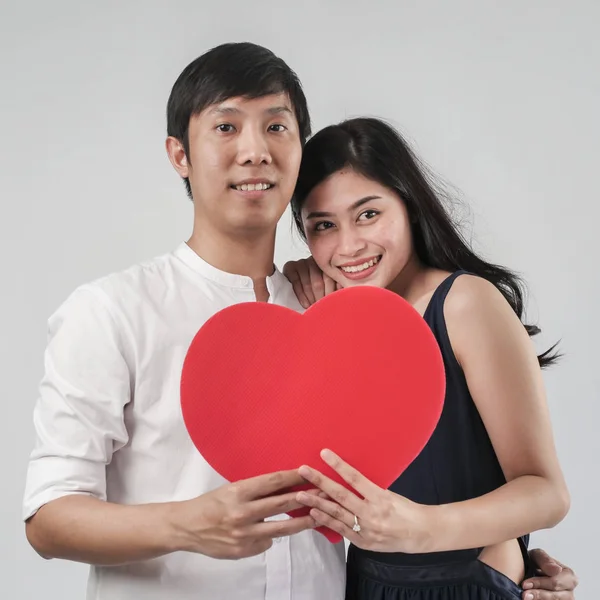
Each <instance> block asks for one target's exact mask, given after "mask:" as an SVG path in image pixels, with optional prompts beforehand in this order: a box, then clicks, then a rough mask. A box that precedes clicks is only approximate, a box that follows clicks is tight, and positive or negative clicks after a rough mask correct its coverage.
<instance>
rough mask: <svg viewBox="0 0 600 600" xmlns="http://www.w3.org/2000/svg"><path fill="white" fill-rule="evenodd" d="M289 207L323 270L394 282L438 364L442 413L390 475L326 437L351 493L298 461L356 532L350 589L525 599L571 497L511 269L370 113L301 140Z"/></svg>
mask: <svg viewBox="0 0 600 600" xmlns="http://www.w3.org/2000/svg"><path fill="white" fill-rule="evenodd" d="M292 210H293V215H294V220H295V223H296V225H297V226H298V229H299V231H300V233H301V234H302V235H303V236H304V237H305V239H306V241H307V243H308V246H309V249H310V251H311V254H312V257H313V258H314V260H315V262H316V264H317V265H318V266H319V268H320V269H321V270H322V271H323V273H324V274H325V275H326V276H327V277H328V278H330V281H332V282H334V283H335V286H336V287H350V286H354V285H376V286H380V287H385V288H387V289H389V290H391V291H393V292H396V293H398V294H400V295H401V296H402V297H403V298H404V299H405V300H407V301H408V302H409V303H410V304H411V305H412V306H413V307H414V308H415V309H416V310H417V311H418V312H419V313H420V314H421V315H423V317H424V319H425V321H426V322H427V323H428V324H429V326H430V327H431V329H432V331H433V333H434V335H435V337H436V339H437V341H438V343H439V345H440V349H441V352H442V355H443V358H444V364H445V368H446V376H447V383H446V389H447V391H446V398H445V404H444V409H443V413H442V416H441V418H440V421H439V424H438V426H437V428H436V430H435V432H434V433H433V435H432V437H431V439H430V441H429V442H428V444H427V445H426V447H425V448H424V450H423V451H422V452H421V454H420V455H419V456H418V457H417V458H416V459H415V461H414V462H413V463H412V464H411V465H410V467H409V468H408V469H407V470H406V471H405V472H404V473H403V474H402V475H401V477H400V478H399V479H398V480H397V481H396V482H394V483H393V484H392V485H391V486H390V489H389V490H383V489H381V488H379V487H377V486H376V485H374V484H373V483H371V482H369V481H368V480H367V479H366V478H365V477H364V476H363V475H362V474H360V473H358V472H356V471H355V470H354V469H353V468H352V467H351V466H350V465H347V464H346V463H344V462H343V461H342V459H341V458H339V457H337V456H335V455H333V454H332V453H331V452H327V451H326V452H325V453H324V454H323V458H324V460H325V461H326V462H327V463H328V464H329V465H330V466H331V467H332V468H334V470H336V471H337V472H338V473H339V474H340V475H341V476H342V477H343V478H344V479H345V480H346V481H348V482H349V483H351V485H352V487H353V488H354V489H355V490H356V491H357V492H358V494H352V493H349V492H348V491H347V490H346V489H345V488H343V487H342V486H340V485H338V484H336V483H335V482H333V481H332V480H330V479H328V478H326V477H325V476H323V475H322V474H321V473H318V472H317V471H315V470H314V469H311V468H309V467H307V466H304V467H302V468H301V474H302V475H303V476H304V477H305V478H306V479H308V480H309V481H311V482H312V483H313V484H315V485H316V486H317V487H319V488H320V489H321V490H322V494H321V496H320V497H319V496H314V495H308V494H305V493H300V494H299V495H298V499H299V500H300V501H301V502H302V503H304V504H305V505H307V506H309V507H311V508H312V510H311V514H312V516H313V518H314V519H315V520H316V522H317V523H318V524H319V525H326V526H328V527H330V528H331V529H333V530H335V531H337V532H339V533H341V534H342V535H344V536H345V537H346V538H347V539H349V540H350V542H351V546H350V549H349V553H348V570H347V596H346V597H347V598H348V600H355V599H356V600H363V599H365V600H366V599H367V598H368V599H369V600H383V599H385V600H392V599H393V600H404V599H408V598H410V599H411V600H417V599H418V600H421V599H422V600H442V599H443V600H463V599H465V600H466V599H469V600H475V599H485V600H500V599H504V598H520V597H521V593H522V589H521V588H520V587H519V586H518V584H517V582H520V581H522V580H523V577H524V576H525V574H526V573H527V572H528V571H529V568H530V565H529V563H528V554H527V544H528V534H529V533H530V532H532V531H535V530H539V529H544V528H549V527H553V526H554V525H556V524H557V523H559V522H560V521H561V520H562V519H563V518H564V517H565V515H566V513H567V511H568V508H569V502H570V500H569V494H568V491H567V489H566V485H565V481H564V478H563V475H562V472H561V469H560V466H559V463H558V459H557V456H556V451H555V448H554V442H553V437H552V430H551V425H550V419H549V415H548V410H547V406H546V400H545V394H544V389H543V383H542V377H541V371H540V367H545V366H547V365H550V364H551V363H553V362H554V361H555V359H556V355H554V354H552V351H553V349H550V350H548V351H546V352H544V353H543V354H541V355H540V356H536V354H535V352H534V350H533V346H532V344H531V343H530V340H529V336H531V335H535V333H537V332H538V331H539V329H537V328H536V327H533V326H529V325H524V324H523V323H522V322H521V316H522V312H523V295H522V291H521V289H520V287H519V282H518V280H517V278H516V277H515V276H514V275H513V274H512V273H511V272H510V271H508V270H506V269H504V268H501V267H499V266H496V265H492V264H490V263H487V262H486V261H484V260H483V259H482V258H480V257H478V256H477V255H476V254H475V253H474V252H473V251H472V250H471V249H470V248H469V247H468V246H467V244H466V243H465V242H464V241H463V239H462V238H461V236H460V234H459V233H458V231H457V229H456V228H455V226H454V225H453V223H452V222H451V220H450V218H449V217H448V215H447V213H446V211H445V209H444V207H443V204H442V203H441V201H440V200H439V198H438V196H437V195H436V192H435V189H434V187H433V186H432V185H431V184H430V183H429V181H428V180H427V178H426V177H425V175H424V173H423V171H422V170H421V168H420V167H419V164H418V161H417V160H416V158H415V157H414V156H413V155H412V153H411V152H410V150H409V148H408V147H407V145H406V143H405V142H404V140H403V139H402V138H401V137H400V135H399V134H398V133H397V132H396V131H395V130H394V129H393V128H391V127H390V126H388V125H387V124H385V123H383V122H382V121H379V120H377V119H353V120H349V121H346V122H343V123H341V124H339V125H335V126H331V127H327V128H325V129H324V130H322V131H321V132H319V133H318V134H317V135H316V136H314V137H313V138H312V139H311V140H310V141H309V142H308V144H307V145H306V147H305V150H304V155H303V160H302V165H301V168H300V174H299V179H298V184H297V187H296V191H295V195H294V198H293V200H292ZM532 422H535V423H536V427H539V429H537V432H536V435H535V436H531V435H529V431H530V423H532Z"/></svg>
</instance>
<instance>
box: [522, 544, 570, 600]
mask: <svg viewBox="0 0 600 600" xmlns="http://www.w3.org/2000/svg"><path fill="white" fill-rule="evenodd" d="M529 556H530V558H531V560H532V561H533V562H534V563H535V565H536V566H537V568H538V572H539V576H538V577H530V578H529V579H526V580H525V581H523V584H522V587H523V589H524V590H525V591H524V592H523V600H574V598H575V593H574V590H575V588H576V587H577V585H578V583H579V581H578V579H577V575H575V573H574V572H573V569H571V568H569V567H567V566H566V565H563V564H562V563H560V562H558V561H557V560H556V559H554V558H552V557H550V556H548V554H546V552H544V550H540V549H535V550H531V551H530V552H529Z"/></svg>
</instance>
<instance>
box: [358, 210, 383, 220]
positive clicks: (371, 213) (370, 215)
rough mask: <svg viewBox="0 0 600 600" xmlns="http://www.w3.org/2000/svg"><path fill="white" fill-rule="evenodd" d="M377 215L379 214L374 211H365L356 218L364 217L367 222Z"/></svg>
mask: <svg viewBox="0 0 600 600" xmlns="http://www.w3.org/2000/svg"><path fill="white" fill-rule="evenodd" d="M378 214H379V212H377V211H376V210H365V212H364V213H362V214H361V215H360V217H358V218H359V219H362V218H363V217H364V218H365V219H367V220H369V219H372V218H374V217H376V216H377V215H378Z"/></svg>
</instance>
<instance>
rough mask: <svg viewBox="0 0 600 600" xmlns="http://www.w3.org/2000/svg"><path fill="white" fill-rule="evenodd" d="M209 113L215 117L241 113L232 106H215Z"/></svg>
mask: <svg viewBox="0 0 600 600" xmlns="http://www.w3.org/2000/svg"><path fill="white" fill-rule="evenodd" d="M210 112H211V113H213V114H216V115H236V114H240V113H241V112H242V111H241V110H240V109H239V108H235V107H234V106H215V107H214V108H213V109H211V111H210Z"/></svg>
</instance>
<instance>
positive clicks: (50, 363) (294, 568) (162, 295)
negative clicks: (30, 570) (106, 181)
mask: <svg viewBox="0 0 600 600" xmlns="http://www.w3.org/2000/svg"><path fill="white" fill-rule="evenodd" d="M167 129H168V139H167V144H166V146H167V152H168V155H169V159H170V161H171V163H172V164H173V166H174V168H175V169H176V171H177V172H178V174H179V175H180V176H181V177H182V178H183V179H184V181H185V184H186V187H187V190H188V194H189V195H190V197H191V198H192V199H193V201H194V226H193V232H192V236H191V238H190V239H189V240H188V242H187V243H184V244H181V245H180V246H179V247H178V248H177V249H176V250H175V251H174V252H173V253H170V254H167V255H165V256H162V257H159V258H156V259H154V260H152V261H149V262H147V263H145V264H142V265H137V266H134V267H132V268H130V269H128V270H126V271H124V272H122V273H117V274H113V275H110V276H108V277H104V278H102V279H100V280H98V281H95V282H93V283H90V284H87V285H84V286H81V287H80V288H78V289H77V290H76V291H75V292H74V293H73V294H72V295H71V296H70V297H69V298H68V299H67V300H66V302H65V303H64V304H63V305H62V306H61V307H60V308H59V309H58V311H57V312H56V313H55V314H54V315H53V316H52V317H51V318H50V321H49V341H48V347H47V350H46V361H45V364H46V371H45V374H44V377H43V380H42V382H41V386H40V397H39V400H38V402H37V405H36V408H35V415H34V420H35V426H36V433H37V439H36V445H35V449H34V451H33V453H32V455H31V460H30V465H29V472H28V478H27V485H26V490H25V500H24V518H25V520H26V523H27V525H26V531H27V536H28V539H29V541H30V543H31V544H32V546H33V547H34V548H35V549H36V550H37V551H38V553H39V554H41V555H42V556H44V557H47V558H63V559H69V560H75V561H80V562H84V563H88V564H90V565H92V567H91V572H90V580H89V586H88V598H94V599H95V600H125V599H128V600H129V599H130V598H144V599H145V600H153V599H157V600H158V599H166V598H168V599H169V600H187V599H190V600H191V599H192V598H194V599H198V598H202V599H203V600H205V599H221V598H233V597H235V598H248V599H259V598H260V599H263V598H264V599H269V600H271V599H272V600H280V599H284V598H287V599H290V600H296V599H301V598H302V599H304V598H306V599H311V600H321V599H322V600H326V599H327V600H335V599H337V598H343V595H344V547H343V544H337V545H332V544H330V543H329V542H328V541H327V540H325V538H324V537H322V536H321V535H320V534H317V533H316V532H314V531H312V529H313V527H314V523H313V522H312V520H311V519H310V517H305V518H299V519H289V518H286V517H285V516H282V515H283V513H285V512H287V511H289V510H291V509H293V508H296V507H298V506H299V505H298V504H296V502H295V494H293V493H289V492H287V491H286V490H287V489H289V488H290V487H292V486H294V485H297V484H299V483H301V481H302V480H301V479H300V478H299V476H298V475H297V473H296V472H295V471H291V472H281V473H274V474H267V475H264V476H261V477H257V478H254V479H251V480H247V481H242V482H237V483H233V484H229V483H227V482H226V481H225V480H223V479H222V478H221V477H220V476H218V475H217V474H216V473H215V472H214V470H213V469H211V467H210V466H209V465H208V464H207V463H206V461H204V459H203V458H202V456H200V454H199V453H198V452H197V450H196V449H195V447H194V446H193V444H192V442H191V441H190V439H189V437H188V435H187V432H186V430H185V427H184V424H183V420H182V417H181V410H180V405H179V378H180V375H181V368H182V364H183V360H184V357H185V353H186V351H187V348H188V346H189V344H190V343H191V340H192V338H193V336H194V335H195V333H196V332H197V331H198V329H199V328H200V327H201V326H202V324H203V323H204V322H205V321H206V320H207V319H208V318H210V317H211V316H212V315H213V314H215V313H216V312H217V311H219V310H221V309H222V308H225V307H227V306H230V305H232V304H236V303H239V302H244V301H254V300H256V301H266V302H271V303H276V304H282V305H285V306H288V307H290V308H294V309H296V310H301V306H300V304H299V303H298V302H297V300H296V297H295V295H294V292H293V289H292V287H291V285H290V284H289V282H288V281H287V279H286V278H285V277H284V276H283V275H282V274H281V273H280V272H279V271H278V270H277V269H276V268H275V267H274V266H273V255H274V244H275V230H276V225H277V222H278V220H279V218H280V217H281V215H282V213H283V212H284V210H285V208H286V206H287V204H288V202H289V200H290V198H291V195H292V192H293V189H294V185H295V182H296V176H297V173H298V168H299V164H300V157H301V152H302V146H303V144H304V141H305V140H306V138H307V137H308V136H309V135H310V119H309V115H308V109H307V106H306V100H305V97H304V94H303V92H302V88H301V86H300V83H299V81H298V79H297V77H296V76H295V74H294V73H293V72H292V71H291V70H290V69H289V67H288V66H287V65H286V64H285V63H284V62H283V61H282V60H281V59H279V58H277V57H276V56H274V55H273V54H272V53H271V52H270V51H268V50H266V49H264V48H261V47H260V46H256V45H252V44H225V45H223V46H219V47H217V48H215V49H213V50H211V51H210V52H208V53H206V54H204V55H203V56H201V57H200V58H198V59H197V60H195V61H194V62H192V63H191V64H190V65H189V66H188V67H186V69H185V70H184V71H183V72H182V74H181V75H180V77H179V78H178V80H177V81H176V83H175V85H174V87H173V90H172V92H171V96H170V98H169V102H168V107H167ZM224 443H226V440H224ZM231 559H238V560H231ZM547 562H550V560H548V561H547ZM547 569H549V567H548V568H547ZM567 575H568V573H567ZM542 581H547V582H551V583H549V584H548V585H556V582H558V584H561V582H562V585H566V584H567V583H569V579H568V577H567V578H565V577H564V573H563V577H561V576H560V575H559V576H557V577H555V578H543V579H542ZM565 582H566V583H565ZM570 587H574V586H573V585H572V584H570ZM566 593H567V594H569V595H565V596H564V600H569V599H570V598H572V597H573V596H572V594H571V592H570V591H569V592H566ZM539 598H544V597H543V596H539ZM548 598H550V597H547V599H546V600H548Z"/></svg>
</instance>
